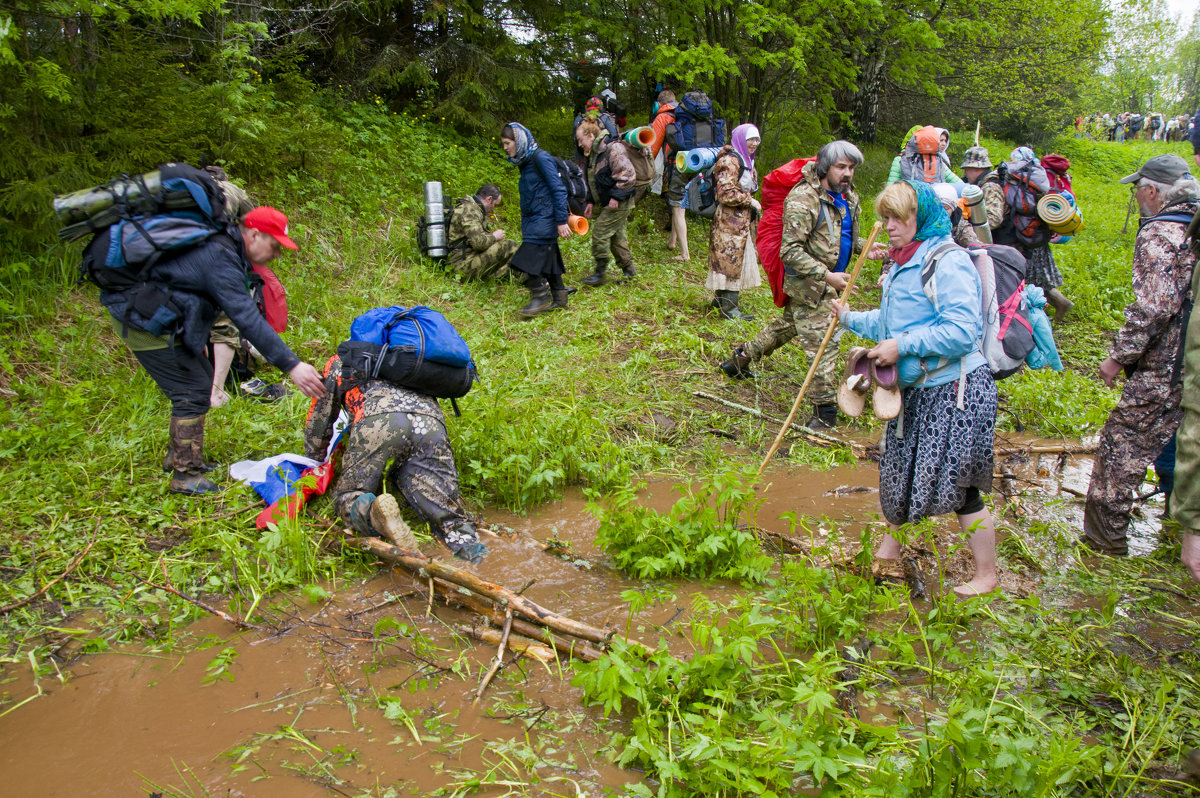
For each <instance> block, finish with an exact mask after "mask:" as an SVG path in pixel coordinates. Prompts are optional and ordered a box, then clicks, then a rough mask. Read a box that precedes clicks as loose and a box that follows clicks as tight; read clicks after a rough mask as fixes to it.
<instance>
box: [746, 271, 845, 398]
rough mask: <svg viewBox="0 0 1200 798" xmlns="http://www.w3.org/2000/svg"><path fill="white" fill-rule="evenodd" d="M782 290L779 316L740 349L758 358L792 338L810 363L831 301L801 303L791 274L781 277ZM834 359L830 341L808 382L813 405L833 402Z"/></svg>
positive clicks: (835, 352) (834, 349)
mask: <svg viewBox="0 0 1200 798" xmlns="http://www.w3.org/2000/svg"><path fill="white" fill-rule="evenodd" d="M783 289H784V291H785V292H786V293H787V295H788V303H787V305H786V306H784V308H783V315H782V316H780V317H779V318H778V319H776V320H775V321H773V322H771V323H770V324H768V325H767V326H766V327H764V328H763V329H762V331H761V332H759V334H758V335H756V336H755V337H754V340H753V341H750V342H749V343H747V344H745V345H744V346H743V347H742V349H743V351H745V353H746V354H747V355H749V356H750V358H751V359H752V360H761V359H762V358H764V357H766V356H767V355H769V354H771V353H772V352H774V351H775V350H776V349H778V348H779V347H781V346H783V345H784V344H786V343H787V342H788V341H790V340H792V339H793V338H795V339H796V342H797V343H798V344H800V346H801V347H802V348H803V349H804V354H805V356H806V357H807V358H808V360H809V361H810V363H811V361H812V358H813V356H814V355H815V354H816V353H817V349H819V348H820V346H821V340H822V339H823V338H824V337H825V331H826V330H827V329H829V318H830V317H829V314H830V311H831V310H832V302H831V301H830V300H829V299H825V300H821V301H820V302H818V303H817V306H816V307H815V308H813V307H808V306H807V305H804V304H801V302H800V301H799V300H798V299H797V298H796V297H797V296H798V295H799V293H800V290H801V289H800V280H799V279H798V278H795V277H784V280H783ZM830 296H831V297H832V296H834V295H833V294H830ZM837 359H838V348H837V346H835V345H833V344H830V345H829V346H827V347H825V354H823V355H822V356H821V359H820V361H818V363H817V370H816V372H815V373H814V374H813V380H812V384H811V385H810V386H809V393H808V396H809V398H810V399H812V401H813V404H815V405H834V404H837Z"/></svg>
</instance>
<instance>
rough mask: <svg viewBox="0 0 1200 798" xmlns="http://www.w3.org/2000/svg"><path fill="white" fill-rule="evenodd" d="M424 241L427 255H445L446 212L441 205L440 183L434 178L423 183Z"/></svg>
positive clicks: (435, 256) (433, 256) (436, 256)
mask: <svg viewBox="0 0 1200 798" xmlns="http://www.w3.org/2000/svg"><path fill="white" fill-rule="evenodd" d="M425 242H426V245H427V246H428V249H429V251H428V252H427V253H426V254H428V255H429V257H431V258H442V257H445V255H446V213H445V211H444V210H443V205H442V184H441V183H439V182H438V181H436V180H431V181H429V182H428V183H426V184H425Z"/></svg>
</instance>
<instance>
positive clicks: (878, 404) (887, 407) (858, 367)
mask: <svg viewBox="0 0 1200 798" xmlns="http://www.w3.org/2000/svg"><path fill="white" fill-rule="evenodd" d="M867 351H868V350H867V348H866V347H863V346H856V347H854V348H853V349H851V350H850V354H849V357H848V359H847V360H846V379H845V380H843V381H842V384H841V385H840V386H839V387H838V395H837V398H838V406H839V407H840V408H841V409H842V412H843V413H845V414H846V415H848V416H850V417H851V418H858V417H859V416H861V415H862V412H863V407H864V406H865V405H866V403H867V394H868V393H871V392H872V391H871V386H872V385H874V392H873V394H872V396H871V404H872V406H873V407H874V408H875V416H876V417H877V418H880V419H883V420H884V421H889V420H891V419H893V418H896V417H897V416H899V415H900V384H899V374H898V373H897V371H896V366H895V365H891V366H880V365H876V363H875V361H874V360H871V359H870V358H868V357H867Z"/></svg>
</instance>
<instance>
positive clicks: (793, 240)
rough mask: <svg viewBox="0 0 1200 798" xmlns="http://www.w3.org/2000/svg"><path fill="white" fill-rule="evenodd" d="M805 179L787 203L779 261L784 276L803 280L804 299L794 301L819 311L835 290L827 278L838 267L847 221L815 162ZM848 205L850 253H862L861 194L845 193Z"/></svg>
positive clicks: (852, 189)
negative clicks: (819, 305) (860, 231)
mask: <svg viewBox="0 0 1200 798" xmlns="http://www.w3.org/2000/svg"><path fill="white" fill-rule="evenodd" d="M803 175H804V179H803V180H801V181H800V182H799V183H797V184H796V186H795V187H794V188H793V189H792V190H791V191H790V192H788V195H787V200H785V202H784V206H783V241H782V243H781V244H780V248H779V258H780V260H782V261H783V268H784V273H785V274H786V275H788V276H791V277H798V278H800V281H801V283H802V284H803V285H804V294H803V296H799V297H794V298H795V299H798V300H800V301H801V302H802V303H803V304H805V305H807V306H808V307H816V305H817V304H818V303H819V302H821V300H822V299H824V298H826V297H827V296H832V292H833V289H831V288H829V286H828V284H827V283H826V282H825V275H826V274H828V273H829V270H830V269H832V268H833V267H834V266H837V260H838V253H839V252H840V250H841V238H842V224H843V223H844V221H845V220H843V219H842V212H841V211H840V210H838V207H837V206H836V205H835V204H834V203H833V199H831V198H830V196H829V192H828V191H826V190H825V188H824V186H822V185H821V180H820V178H818V177H817V164H816V161H813V162H812V163H809V164H807V165H805V167H804V171H803ZM846 203H847V204H848V205H849V209H848V214H847V216H848V218H849V220H850V223H851V224H853V225H854V250H853V252H852V253H851V254H854V253H857V252H859V251H860V250H861V249H862V246H863V240H862V238H861V237H860V236H859V234H858V217H859V203H858V192H856V191H855V190H854V188H853V187H851V188H850V190H849V191H847V192H846ZM827 289H828V290H827Z"/></svg>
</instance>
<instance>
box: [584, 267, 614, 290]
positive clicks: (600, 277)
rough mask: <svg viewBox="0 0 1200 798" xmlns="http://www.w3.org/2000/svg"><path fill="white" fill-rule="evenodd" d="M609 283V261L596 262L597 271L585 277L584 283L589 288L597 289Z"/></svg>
mask: <svg viewBox="0 0 1200 798" xmlns="http://www.w3.org/2000/svg"><path fill="white" fill-rule="evenodd" d="M606 282H608V261H606V260H598V261H596V271H594V272H592V273H591V274H589V275H588V276H587V277H584V278H583V280H582V283H583V284H584V285H586V286H588V287H589V288H596V287H597V286H601V285H604V284H605V283H606Z"/></svg>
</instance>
